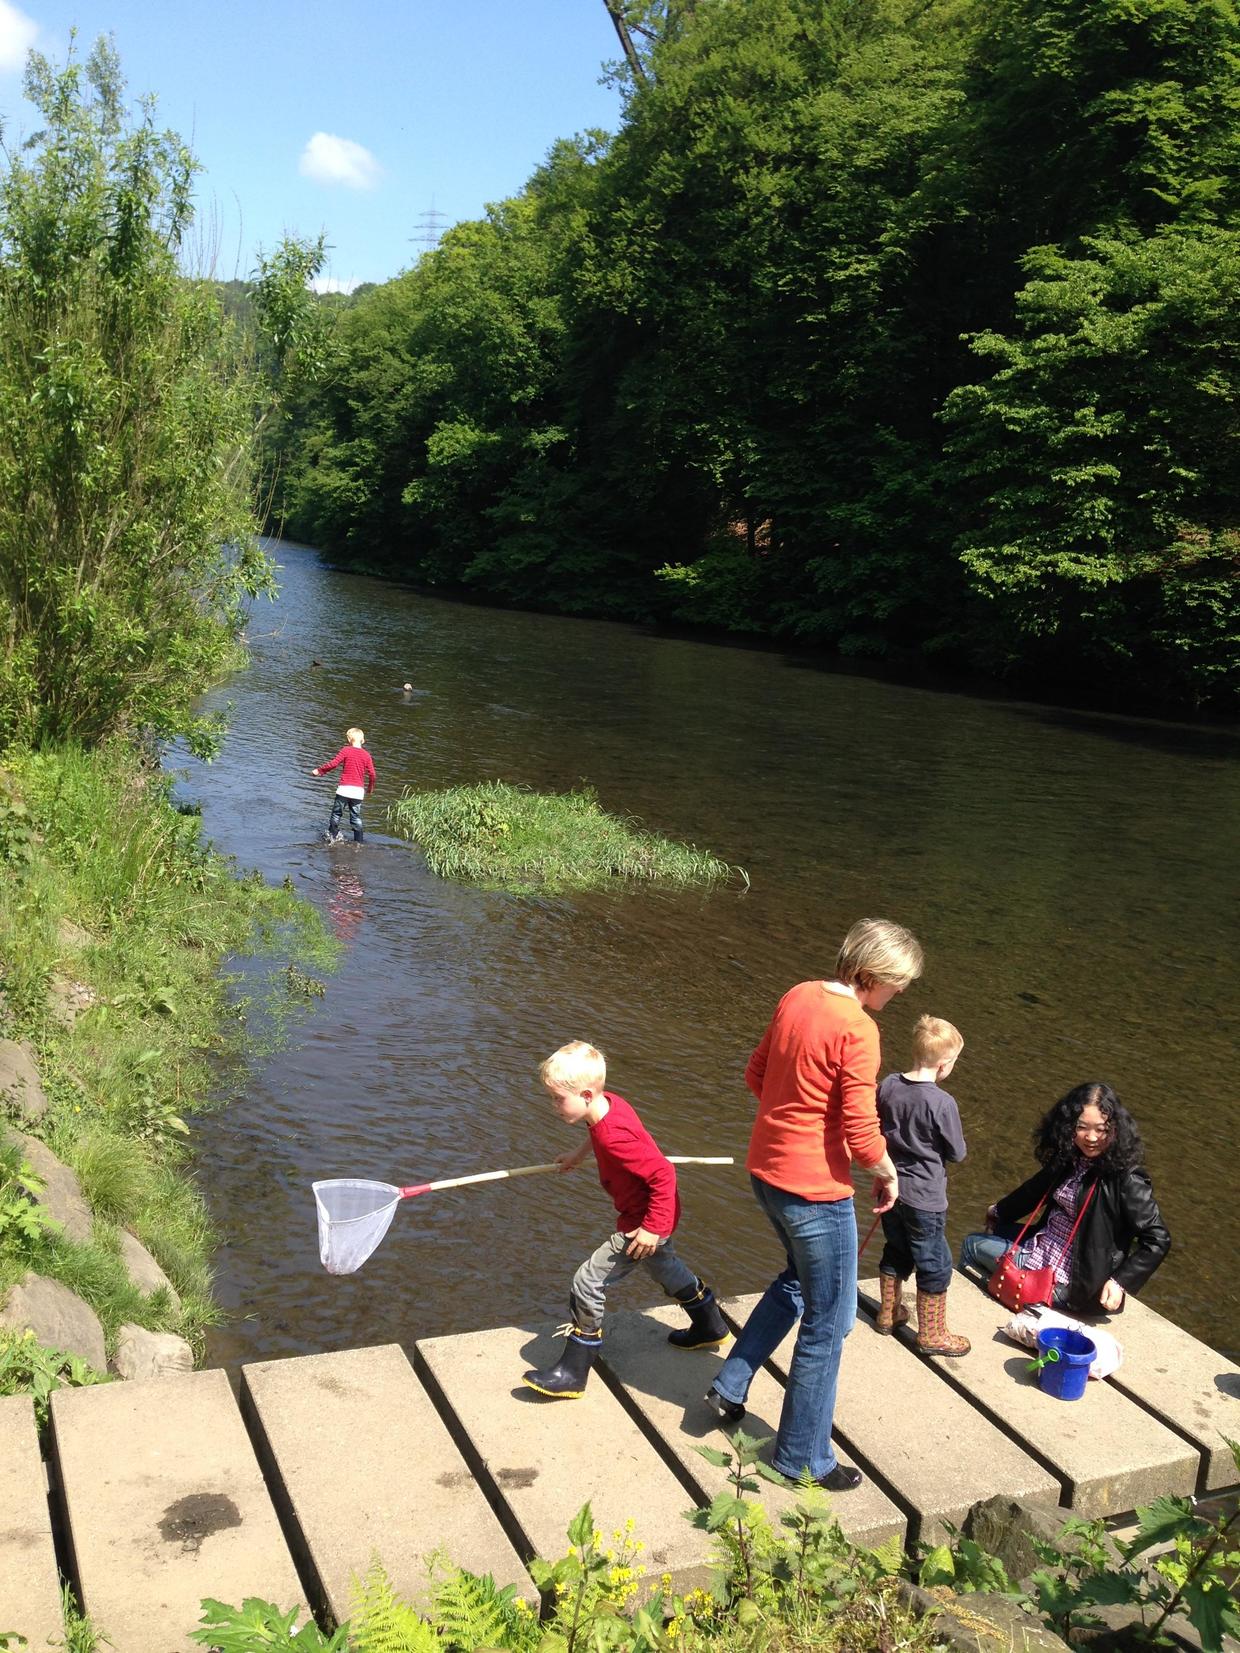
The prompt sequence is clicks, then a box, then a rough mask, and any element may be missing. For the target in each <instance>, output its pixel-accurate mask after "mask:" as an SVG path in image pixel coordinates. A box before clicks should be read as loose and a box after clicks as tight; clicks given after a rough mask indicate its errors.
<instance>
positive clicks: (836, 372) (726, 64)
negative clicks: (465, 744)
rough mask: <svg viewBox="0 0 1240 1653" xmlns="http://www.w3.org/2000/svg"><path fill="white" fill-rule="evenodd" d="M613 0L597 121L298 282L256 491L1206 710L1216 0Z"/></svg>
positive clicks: (385, 527) (1223, 465) (1215, 350)
mask: <svg viewBox="0 0 1240 1653" xmlns="http://www.w3.org/2000/svg"><path fill="white" fill-rule="evenodd" d="M611 9H613V10H616V9H618V8H616V7H612V8H611ZM624 11H626V12H627V17H628V19H629V20H630V22H631V23H632V24H633V25H634V28H633V32H632V34H631V40H632V42H633V43H634V50H633V53H632V57H631V61H629V62H627V63H625V64H623V65H621V66H620V67H619V68H618V69H617V70H616V71H615V72H616V73H617V74H618V75H620V76H621V77H622V78H623V80H624V84H625V102H624V118H623V121H622V122H621V125H620V129H619V131H618V132H617V133H616V134H615V135H614V136H613V137H608V136H606V135H604V134H593V133H592V134H588V135H586V136H584V137H577V138H575V139H572V140H564V141H562V142H560V143H558V144H557V145H556V146H555V147H554V148H553V150H552V151H551V153H550V154H549V156H548V157H547V160H546V162H545V164H544V165H543V166H541V167H540V168H539V169H538V171H537V172H536V173H535V175H534V176H533V177H532V178H531V179H530V180H529V182H528V184H527V185H526V187H525V188H524V189H523V190H522V192H521V193H520V195H518V196H517V197H515V198H514V199H511V200H506V201H502V202H499V203H497V204H496V205H494V206H492V207H491V208H490V209H489V210H488V212H487V215H486V217H485V218H483V219H481V220H479V221H476V222H469V223H462V224H458V225H457V226H456V227H455V228H454V229H452V230H451V231H450V232H449V233H448V234H447V235H446V236H445V237H444V239H443V241H442V243H441V244H440V246H439V247H438V248H436V249H435V250H433V251H430V252H428V253H426V254H424V255H423V256H422V257H421V258H420V259H419V260H418V261H417V263H416V265H415V266H414V267H413V268H412V269H410V270H408V271H407V272H405V273H404V274H402V275H400V276H399V277H398V278H397V279H395V280H393V281H390V282H387V283H385V284H383V285H381V286H377V287H372V288H370V289H369V290H367V291H366V292H365V293H364V294H363V295H361V296H360V297H357V298H355V299H354V301H353V302H351V303H349V304H347V305H344V306H342V307H338V308H337V309H336V310H335V311H334V312H333V321H334V326H333V328H332V330H331V333H330V338H329V339H328V341H327V344H326V346H325V348H326V349H327V352H328V356H329V358H330V359H329V361H328V364H327V372H326V376H325V377H324V378H321V379H320V381H319V383H318V384H317V387H316V388H314V389H313V390H307V391H306V392H304V393H303V394H302V395H301V396H300V398H297V397H294V398H293V401H292V406H291V410H290V413H289V415H288V417H287V419H286V421H285V422H284V424H283V425H282V426H281V427H280V428H279V430H278V432H277V433H276V441H275V445H276V449H277V452H276V454H275V455H274V457H275V458H276V460H277V461H278V463H277V466H276V470H277V482H276V495H275V505H276V512H277V516H278V518H280V519H282V521H283V526H284V529H285V531H286V532H287V533H289V534H290V535H293V536H296V537H299V538H302V539H305V540H309V541H311V542H313V543H314V544H316V545H319V546H321V547H323V548H325V549H326V550H327V551H328V553H329V554H330V555H331V556H332V557H333V558H334V559H336V560H337V561H338V562H339V563H341V564H343V565H345V566H350V567H354V568H364V569H370V570H374V571H378V572H382V573H384V574H388V575H392V576H397V577H401V578H405V579H409V580H412V581H415V582H419V583H423V584H426V585H431V586H438V587H444V588H447V589H456V590H462V589H464V590H469V591H472V592H474V593H476V594H478V595H480V596H483V597H485V598H487V599H488V600H493V601H497V602H500V603H510V604H522V605H533V606H540V607H546V608H551V609H558V610H562V611H565V612H574V613H590V614H596V615H611V616H618V617H627V618H634V619H641V620H655V621H659V620H662V621H670V622H682V623H683V622H688V623H696V624H705V625H709V626H713V627H722V628H727V629H730V630H736V631H744V632H751V633H765V634H769V635H774V636H778V637H781V638H788V639H801V640H805V641H807V642H811V643H816V644H821V645H826V646H829V647H832V648H834V649H837V650H839V651H841V652H842V653H843V654H846V655H850V656H887V657H888V658H889V659H897V660H898V659H907V658H909V657H912V656H920V657H931V658H935V659H937V660H938V661H939V662H941V663H943V664H947V665H950V666H952V667H961V666H963V667H968V668H970V669H973V670H981V671H983V672H985V673H987V674H989V675H991V676H993V677H1006V678H1008V679H1009V680H1013V681H1015V682H1017V683H1020V684H1022V685H1023V686H1027V687H1030V688H1033V689H1035V690H1037V689H1041V690H1042V691H1044V692H1055V691H1059V690H1062V689H1067V690H1069V691H1070V692H1074V693H1085V694H1087V695H1091V696H1093V697H1095V698H1100V699H1104V700H1110V701H1111V702H1112V703H1114V702H1115V701H1116V700H1118V699H1122V700H1124V701H1127V702H1132V701H1133V700H1134V699H1137V700H1140V701H1141V702H1143V703H1144V704H1147V705H1149V704H1161V705H1163V706H1168V707H1172V706H1174V707H1192V706H1199V707H1213V708H1215V709H1224V708H1227V707H1229V706H1234V704H1235V700H1236V695H1237V684H1238V683H1240V670H1238V669H1237V668H1238V667H1240V619H1238V610H1240V605H1238V603H1237V595H1238V592H1240V560H1238V554H1237V548H1238V545H1240V538H1238V529H1240V472H1238V470H1237V448H1236V442H1237V436H1238V434H1240V409H1238V405H1237V393H1238V391H1240V352H1238V344H1240V341H1238V339H1237V332H1236V316H1237V310H1236V303H1235V300H1236V293H1237V285H1238V278H1240V17H1238V14H1237V8H1236V6H1235V5H1234V4H1233V0H658V3H656V4H644V3H641V0H638V3H630V4H628V6H627V8H624Z"/></svg>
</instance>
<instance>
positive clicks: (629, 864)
mask: <svg viewBox="0 0 1240 1653" xmlns="http://www.w3.org/2000/svg"><path fill="white" fill-rule="evenodd" d="M388 820H389V822H390V824H391V826H392V827H393V829H394V830H395V831H396V832H398V833H400V834H401V836H402V837H405V838H408V839H410V840H411V841H412V842H413V843H415V844H417V845H418V847H419V848H420V849H421V850H422V852H423V854H424V855H425V856H426V859H427V862H428V864H429V865H430V868H431V871H432V872H435V873H438V874H439V876H440V877H441V878H451V879H455V880H456V881H457V882H458V883H463V884H482V885H485V886H487V887H488V888H491V889H504V890H511V891H513V892H515V893H517V894H524V893H529V892H532V891H536V890H537V891H548V890H589V889H600V888H602V887H603V886H605V885H607V884H610V883H612V882H613V881H614V880H615V879H617V878H624V879H634V880H641V881H643V882H646V883H658V884H678V885H682V886H685V887H688V886H691V885H699V886H700V885H710V884H724V883H726V882H727V881H728V879H729V878H730V877H731V876H732V875H733V873H736V874H738V876H739V877H740V878H742V879H744V881H745V883H746V884H747V883H748V882H749V880H748V878H746V876H745V874H744V872H742V871H741V870H740V869H739V868H737V867H730V866H729V865H728V863H727V862H726V861H721V860H720V859H719V857H718V856H717V855H711V854H710V853H709V852H708V851H706V850H700V849H696V848H695V847H694V846H693V845H692V844H676V843H673V842H672V841H671V840H670V839H668V838H661V837H660V836H659V835H658V834H657V833H654V832H645V831H643V830H642V829H641V828H640V827H638V826H636V825H634V823H633V822H632V821H626V820H621V819H620V818H619V817H618V816H615V815H608V814H607V812H606V811H605V810H603V809H601V808H600V807H599V802H598V798H597V796H596V795H595V793H594V790H593V789H592V788H591V787H585V788H582V789H581V790H580V791H577V792H569V793H554V792H530V791H527V790H526V789H525V788H524V787H518V786H508V785H506V784H505V783H504V782H502V781H482V782H479V783H478V784H477V785H476V786H454V787H449V788H448V789H447V790H446V791H441V792H414V791H411V790H408V789H406V791H405V792H404V794H403V795H402V796H401V797H400V799H399V800H398V801H397V802H396V803H394V804H393V805H392V806H391V808H390V809H389V810H388Z"/></svg>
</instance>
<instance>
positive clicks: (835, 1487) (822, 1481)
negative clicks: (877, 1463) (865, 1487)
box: [814, 1464, 865, 1492]
mask: <svg viewBox="0 0 1240 1653" xmlns="http://www.w3.org/2000/svg"><path fill="white" fill-rule="evenodd" d="M864 1480H865V1476H864V1475H863V1474H862V1473H861V1471H860V1470H859V1469H852V1468H851V1467H850V1466H849V1465H848V1464H836V1466H835V1468H834V1469H832V1470H828V1471H827V1473H826V1474H825V1475H820V1476H819V1477H818V1479H817V1480H816V1481H815V1482H814V1485H815V1486H816V1487H822V1488H823V1489H824V1491H826V1492H852V1491H853V1490H854V1488H856V1487H859V1486H860V1485H861V1483H862V1481H864Z"/></svg>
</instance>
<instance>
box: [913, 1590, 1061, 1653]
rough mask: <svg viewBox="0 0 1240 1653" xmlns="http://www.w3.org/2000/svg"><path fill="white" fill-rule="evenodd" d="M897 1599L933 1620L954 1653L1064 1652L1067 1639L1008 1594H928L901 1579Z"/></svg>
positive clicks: (936, 1633)
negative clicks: (898, 1597) (1047, 1626)
mask: <svg viewBox="0 0 1240 1653" xmlns="http://www.w3.org/2000/svg"><path fill="white" fill-rule="evenodd" d="M899 1594H900V1600H901V1601H902V1602H903V1603H904V1604H905V1606H906V1607H909V1608H911V1609H912V1611H913V1612H915V1613H919V1614H921V1615H922V1616H923V1617H927V1616H929V1617H932V1618H933V1620H934V1633H935V1636H936V1637H937V1638H938V1639H939V1640H940V1641H943V1642H946V1643H947V1644H948V1645H949V1646H951V1647H953V1648H955V1649H956V1650H957V1653H1066V1649H1067V1646H1068V1644H1067V1642H1065V1641H1064V1640H1063V1639H1062V1638H1061V1637H1059V1636H1057V1635H1056V1634H1055V1632H1054V1631H1053V1630H1048V1629H1047V1628H1046V1626H1045V1625H1044V1624H1043V1623H1042V1621H1041V1620H1040V1619H1036V1618H1034V1617H1033V1616H1032V1615H1031V1614H1030V1613H1027V1612H1026V1611H1025V1610H1024V1608H1023V1607H1020V1606H1019V1605H1018V1604H1017V1603H1016V1602H1014V1601H1013V1600H1012V1599H1011V1598H1010V1597H1009V1596H989V1595H981V1594H976V1595H964V1596H956V1595H951V1594H948V1593H944V1594H942V1595H940V1594H938V1593H937V1592H936V1593H934V1594H931V1592H930V1591H929V1590H923V1589H922V1588H921V1586H920V1585H919V1584H910V1583H909V1582H908V1580H907V1579H902V1580H901V1581H900V1586H899Z"/></svg>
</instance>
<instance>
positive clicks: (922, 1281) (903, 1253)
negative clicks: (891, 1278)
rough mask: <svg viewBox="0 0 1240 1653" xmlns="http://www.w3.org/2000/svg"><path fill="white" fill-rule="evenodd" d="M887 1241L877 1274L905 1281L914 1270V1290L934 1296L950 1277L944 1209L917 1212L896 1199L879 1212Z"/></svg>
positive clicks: (949, 1283)
mask: <svg viewBox="0 0 1240 1653" xmlns="http://www.w3.org/2000/svg"><path fill="white" fill-rule="evenodd" d="M883 1234H884V1236H885V1237H886V1240H887V1244H886V1245H885V1246H884V1247H883V1254H882V1256H881V1257H880V1258H879V1260H878V1272H879V1273H880V1274H894V1275H895V1276H896V1278H897V1279H899V1280H907V1279H908V1277H909V1275H910V1274H912V1273H913V1272H914V1270H916V1273H917V1289H918V1291H924V1292H927V1293H929V1295H930V1296H932V1297H937V1296H938V1295H939V1294H940V1293H941V1292H945V1291H946V1290H947V1288H948V1286H950V1285H951V1280H952V1254H951V1248H950V1247H949V1246H948V1244H947V1212H946V1211H918V1210H916V1208H915V1207H913V1206H911V1205H905V1203H904V1201H903V1200H897V1202H896V1203H895V1205H893V1206H892V1208H891V1210H890V1211H884V1212H883Z"/></svg>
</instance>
